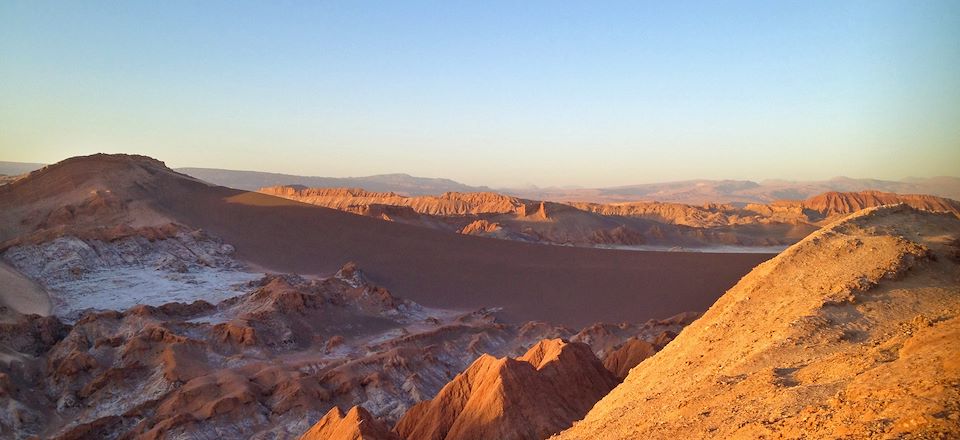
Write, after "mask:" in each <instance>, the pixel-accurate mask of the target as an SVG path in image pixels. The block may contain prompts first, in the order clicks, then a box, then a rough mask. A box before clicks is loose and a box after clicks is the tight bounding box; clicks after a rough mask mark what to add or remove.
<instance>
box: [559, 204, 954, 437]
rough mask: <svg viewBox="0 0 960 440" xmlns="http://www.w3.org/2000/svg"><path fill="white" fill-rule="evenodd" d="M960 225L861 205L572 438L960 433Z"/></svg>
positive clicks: (707, 317)
mask: <svg viewBox="0 0 960 440" xmlns="http://www.w3.org/2000/svg"><path fill="white" fill-rule="evenodd" d="M958 314H960V220H958V219H957V218H956V217H954V216H950V215H943V214H933V213H928V212H923V211H918V210H915V209H911V208H908V207H905V206H893V207H881V208H873V209H868V210H864V211H861V212H859V213H857V214H855V215H853V216H850V217H848V218H846V219H844V220H841V221H839V222H837V223H834V224H832V225H829V226H828V227H826V228H824V229H823V230H821V231H819V232H817V233H814V234H813V235H811V236H810V237H808V238H806V239H805V240H804V241H802V242H800V243H799V244H797V245H795V246H793V247H791V248H790V249H788V250H787V251H786V252H783V253H782V254H780V255H778V256H777V257H775V258H773V259H772V260H770V261H768V262H765V263H763V264H761V265H760V266H758V267H757V268H756V269H754V270H753V272H751V273H750V274H749V275H747V276H746V277H744V278H743V279H742V280H741V281H740V282H739V283H738V284H737V285H736V286H735V287H733V288H732V289H730V290H729V291H728V292H727V293H726V294H724V296H723V297H721V298H720V299H719V300H718V301H717V303H716V304H714V305H713V307H711V308H710V309H709V310H708V311H707V312H706V313H705V314H704V315H703V317H702V318H700V319H699V320H697V321H696V322H695V323H694V324H692V325H690V326H688V327H687V328H686V329H684V331H683V332H682V333H681V334H680V336H679V337H677V338H676V339H675V340H674V341H673V342H671V343H670V344H668V345H667V347H666V348H665V349H664V350H663V351H661V352H659V353H658V354H657V355H655V356H654V357H652V358H650V359H648V360H646V361H645V362H643V363H642V364H640V366H638V367H637V368H634V369H633V370H632V371H630V374H629V375H628V376H627V378H626V380H625V381H624V383H623V384H621V385H620V386H618V387H617V388H616V389H615V390H614V391H613V392H611V393H610V394H609V395H608V396H606V397H604V398H603V400H601V401H600V402H599V403H597V405H596V406H595V407H594V408H593V409H592V410H591V411H590V413H589V414H588V415H587V416H586V418H585V419H584V420H583V421H581V422H578V423H577V424H576V425H575V426H574V427H573V428H572V429H570V430H568V431H565V432H564V433H563V434H561V435H559V436H558V437H557V438H559V439H600V438H609V439H619V438H678V437H680V438H706V437H712V438H797V439H800V438H956V437H957V436H960V423H958V420H960V363H958V360H960V356H958V354H960V346H958V343H960V338H958V336H960V315H958Z"/></svg>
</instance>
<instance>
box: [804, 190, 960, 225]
mask: <svg viewBox="0 0 960 440" xmlns="http://www.w3.org/2000/svg"><path fill="white" fill-rule="evenodd" d="M900 203H902V204H905V205H907V206H910V207H913V208H917V209H922V210H925V211H933V212H949V213H953V214H955V215H958V216H960V202H957V201H955V200H950V199H945V198H942V197H936V196H929V195H920V194H894V193H885V192H880V191H861V192H827V193H823V194H820V195H817V196H814V197H811V198H809V199H806V200H804V201H803V204H802V206H803V209H804V210H805V211H806V212H807V214H808V218H810V220H811V221H820V220H824V219H826V220H830V219H836V218H837V217H838V216H843V215H847V214H851V213H854V212H857V211H860V210H862V209H866V208H873V207H877V206H883V205H896V204H900Z"/></svg>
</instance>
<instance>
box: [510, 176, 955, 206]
mask: <svg viewBox="0 0 960 440" xmlns="http://www.w3.org/2000/svg"><path fill="white" fill-rule="evenodd" d="M871 190H872V191H882V192H892V193H899V194H929V195H934V196H940V197H947V198H951V199H954V200H958V199H960V177H948V176H941V177H929V178H917V177H912V178H907V179H904V180H901V181H893V180H879V179H853V178H849V177H835V178H833V179H830V180H821V181H809V182H795V181H786V180H764V181H762V182H759V183H757V182H753V181H749V180H685V181H677V182H663V183H649V184H641V185H628V186H618V187H610V188H590V189H562V188H516V189H502V190H500V191H501V192H502V193H504V194H509V195H512V196H517V197H523V198H529V199H538V200H551V201H555V202H570V201H577V202H596V203H615V202H631V201H659V202H676V203H688V204H704V203H740V204H746V203H770V202H773V201H777V200H803V199H807V198H810V197H813V196H815V195H817V194H822V193H825V192H831V191H839V192H859V191H871Z"/></svg>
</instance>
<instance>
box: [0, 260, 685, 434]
mask: <svg viewBox="0 0 960 440" xmlns="http://www.w3.org/2000/svg"><path fill="white" fill-rule="evenodd" d="M241 290H242V292H241V294H239V295H238V296H236V297H233V298H230V299H227V300H224V301H221V302H219V303H216V304H211V303H209V302H206V301H195V302H192V303H169V304H164V305H160V306H152V305H146V304H142V305H138V306H135V307H132V308H129V309H127V310H126V311H112V310H107V311H101V312H90V311H88V312H86V313H84V314H82V315H81V316H80V317H79V319H78V320H77V321H76V322H75V324H74V325H73V326H69V325H65V324H63V323H62V322H61V321H60V320H59V319H58V318H56V317H41V316H36V315H31V316H21V317H20V318H19V321H17V322H15V323H8V324H0V355H2V356H4V358H5V359H7V360H9V361H10V362H8V363H5V364H0V398H3V399H8V401H9V405H8V406H5V407H4V409H3V410H2V411H0V436H12V438H18V439H19V438H28V437H29V436H30V435H34V434H38V433H41V432H42V433H45V434H44V435H45V437H47V438H57V439H68V438H87V437H89V436H101V437H106V438H116V437H125V438H126V437H136V438H145V439H152V438H157V439H159V438H202V437H225V438H250V437H255V436H261V437H274V438H293V437H296V436H299V435H301V434H302V433H303V432H305V431H307V430H308V429H309V428H310V426H311V425H313V424H314V422H315V421H316V420H318V419H321V417H322V416H324V414H327V413H328V412H329V411H330V410H331V408H334V407H341V408H346V407H352V406H356V405H363V407H364V408H365V410H369V412H370V414H371V415H372V416H368V415H367V414H364V413H362V412H361V410H360V409H357V411H356V413H355V415H356V416H357V417H356V421H357V422H358V423H359V426H360V427H361V433H363V434H364V435H366V436H369V435H371V434H370V432H365V431H363V427H364V425H366V424H367V423H371V424H372V423H373V422H367V420H369V421H372V420H374V418H373V417H376V418H378V420H383V423H394V422H395V421H396V420H398V419H399V418H400V417H401V416H402V415H403V414H404V413H405V412H406V411H407V410H408V409H409V408H410V407H412V406H413V405H415V404H417V403H419V402H422V401H424V400H426V399H430V398H432V397H434V396H435V395H437V393H438V392H439V391H440V390H441V389H442V388H443V387H444V386H445V385H446V384H448V382H450V380H451V379H452V378H453V377H454V376H455V375H456V373H457V372H459V371H463V370H464V368H466V367H467V366H468V365H470V363H471V362H473V361H475V360H476V359H477V358H478V357H480V356H484V354H485V353H489V354H491V355H493V356H516V355H519V354H523V353H524V352H526V351H527V350H528V349H529V347H530V346H532V345H534V344H535V343H536V342H537V341H540V340H542V339H545V338H547V339H551V338H571V337H574V333H573V331H571V330H569V329H566V328H564V327H560V326H556V325H552V324H547V323H541V322H531V323H526V324H522V325H509V324H503V323H500V322H497V321H496V319H495V318H494V315H493V313H492V312H491V311H488V310H480V311H476V312H471V313H462V312H453V311H446V310H437V309H429V308H424V307H421V306H419V305H417V304H415V303H412V302H410V301H408V300H404V299H402V298H397V297H395V296H393V295H392V294H391V293H390V292H389V291H387V290H386V289H384V288H382V287H380V286H377V285H375V284H373V283H371V282H370V280H369V279H368V277H367V276H366V275H364V273H363V271H362V270H361V269H360V268H359V267H358V266H357V265H356V264H353V263H349V264H346V265H344V266H343V267H342V268H341V269H340V270H339V271H338V272H337V273H336V274H335V275H334V276H331V277H329V278H324V279H306V278H303V277H300V276H296V275H267V276H264V277H262V278H261V279H258V280H255V281H251V282H248V283H246V284H244V285H243V286H242V288H241ZM593 327H595V328H598V329H608V328H609V329H610V330H608V331H604V332H603V333H604V336H603V337H602V338H600V337H597V338H594V339H593V340H594V342H595V343H596V347H597V348H596V350H593V349H592V348H586V350H582V348H583V347H587V346H586V345H583V344H573V345H575V346H576V347H579V348H581V350H579V351H577V352H576V353H578V354H577V356H582V357H586V355H587V354H589V356H590V357H591V359H593V361H592V362H593V363H592V364H591V365H592V367H597V366H599V368H602V365H600V364H599V362H598V361H596V359H595V358H592V357H593V356H594V353H599V352H605V351H606V350H609V349H610V348H611V347H615V346H618V345H619V344H621V343H622V342H623V341H624V340H626V339H627V338H629V337H631V336H636V337H641V338H644V339H650V338H652V337H653V335H655V334H657V333H658V332H662V331H664V330H665V329H679V328H680V327H682V325H679V326H678V325H676V324H674V323H672V321H671V322H665V324H664V325H660V324H659V323H657V322H650V323H647V324H644V325H638V324H622V325H617V326H610V325H605V324H598V325H596V326H593ZM598 332H599V331H586V332H582V333H583V335H582V337H584V338H586V337H587V336H586V335H588V334H591V335H595V334H597V333H598ZM548 348H549V347H546V348H543V349H538V350H532V351H531V352H530V353H531V354H529V355H528V356H527V357H528V358H529V359H528V361H524V364H525V365H528V366H529V369H531V370H533V369H539V370H538V371H539V373H537V374H538V375H541V376H543V375H549V374H553V375H557V376H558V377H568V376H571V375H574V373H573V372H571V371H567V370H564V369H563V368H559V366H561V365H564V362H562V361H564V360H565V359H567V357H566V355H564V354H563V353H565V352H566V351H567V350H560V351H559V352H554V351H551V350H550V349H548ZM487 357H490V355H487ZM550 359H556V360H555V361H551V360H550ZM511 362H517V361H511ZM528 362H529V363H528ZM556 362H560V364H556ZM548 365H554V366H553V367H548ZM525 371H526V370H525ZM550 372H552V373H550ZM594 373H595V372H594ZM594 373H590V374H594ZM576 374H577V375H584V374H587V373H584V372H582V371H581V372H580V373H576ZM607 374H608V375H609V378H612V377H613V376H612V375H611V374H609V373H607ZM551 377H552V376H551ZM543 380H544V381H545V380H546V379H543ZM613 380H615V379H613ZM547 382H549V381H547ZM547 382H544V383H547ZM541 386H545V385H544V384H543V383H541ZM591 389H592V388H591ZM571 390H573V389H571ZM570 393H573V391H570ZM118 396H122V398H118ZM574 397H575V396H573V395H572V394H570V395H565V397H563V399H566V400H562V401H564V402H573V403H565V404H563V405H562V406H561V407H562V408H567V409H565V410H564V411H570V409H569V408H571V407H574V408H580V406H576V404H577V401H576V400H575V399H574ZM598 398H599V395H597V396H596V397H594V398H593V399H594V400H595V399H598ZM582 411H583V412H585V411H586V407H583V409H582ZM54 413H55V414H56V417H55V418H51V417H49V416H48V415H49V414H54ZM331 414H337V415H338V416H340V418H341V419H344V420H345V421H341V422H338V423H337V424H335V425H337V426H339V427H338V428H335V429H334V431H335V432H338V433H339V432H343V431H342V429H346V430H347V431H346V432H353V431H352V430H351V428H350V427H351V426H353V427H356V426H357V424H356V423H352V422H351V420H353V416H352V415H351V413H349V412H348V414H347V415H345V416H344V415H342V414H340V413H337V412H334V413H329V414H328V416H330V417H328V418H327V421H330V420H331V419H332V418H333V416H332V415H331ZM563 414H568V412H564V413H563ZM361 422H362V423H361ZM341 428H342V429H341ZM324 432H326V431H324ZM377 432H381V433H382V430H378V431H377ZM7 434H10V435H7ZM325 435H326V434H325ZM333 438H337V437H333ZM363 438H366V437H363ZM373 438H378V437H373Z"/></svg>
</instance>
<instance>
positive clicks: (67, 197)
mask: <svg viewBox="0 0 960 440" xmlns="http://www.w3.org/2000/svg"><path fill="white" fill-rule="evenodd" d="M91 194H93V195H94V196H97V198H96V199H95V200H93V202H90V200H89V197H90V196H91ZM104 200H106V201H107V202H109V203H104V202H103V201H104ZM111 203H112V204H111ZM85 204H87V205H92V206H94V207H96V209H93V208H89V209H75V210H70V209H67V210H66V212H64V213H63V215H62V216H53V217H51V215H52V213H56V212H58V210H64V209H65V207H70V206H73V205H77V206H86V205H85ZM0 206H4V207H8V206H9V207H11V208H12V209H9V210H7V209H5V210H4V214H3V217H2V219H0V220H2V222H0V232H2V234H0V241H3V240H9V239H11V238H14V237H17V236H18V235H19V234H24V233H33V232H34V231H35V229H36V228H44V227H46V226H49V225H48V224H45V223H44V221H45V220H43V219H47V218H53V219H57V220H62V221H64V222H67V223H68V224H70V225H76V224H81V223H83V224H90V225H97V226H96V227H104V225H107V226H110V225H116V224H122V225H133V226H139V225H152V224H162V223H163V222H168V221H174V222H177V223H180V224H183V225H187V226H189V227H191V228H201V229H204V230H206V231H207V232H209V233H211V234H214V235H216V236H218V237H220V238H222V239H223V240H224V242H226V243H229V244H231V245H233V246H235V247H236V256H237V257H239V258H241V259H243V260H246V261H248V262H251V263H254V264H257V265H259V266H262V267H266V268H269V269H273V270H277V271H283V272H298V273H307V274H331V273H333V272H335V271H336V270H337V269H339V268H340V266H341V265H342V264H343V262H344V261H355V262H357V263H358V264H359V265H361V266H362V267H364V268H366V270H367V273H368V274H369V275H370V277H371V278H372V279H373V280H374V281H376V282H378V283H380V284H383V285H388V286H390V287H391V290H392V291H394V292H395V293H396V294H397V295H399V296H404V297H407V298H410V299H412V300H414V301H417V302H419V303H421V304H424V305H427V306H437V307H447V308H454V307H458V308H477V307H497V306H500V307H504V308H505V312H506V313H507V317H508V318H514V319H542V320H550V321H553V322H562V323H565V324H568V325H575V326H581V325H585V324H588V323H591V322H596V321H627V320H630V321H635V320H643V319H646V318H653V317H661V316H670V315H673V314H676V313H679V312H683V311H688V310H701V309H704V308H706V307H707V306H708V305H709V304H710V303H712V302H713V301H714V300H715V299H716V297H717V296H718V295H719V294H720V293H721V292H722V291H723V290H724V289H726V288H727V287H729V286H730V285H732V284H733V283H734V282H735V281H736V280H737V279H738V278H739V277H740V276H742V275H743V274H744V273H746V272H747V271H748V270H749V269H750V268H751V267H753V266H755V265H756V264H757V263H759V262H761V261H763V260H765V259H767V258H769V256H767V255H738V254H724V255H717V254H707V253H657V252H630V251H612V250H601V249H583V248H571V247H561V246H544V245H533V244H526V243H518V242H511V241H503V240H496V239H488V238H482V237H472V236H461V235H455V234H448V233H444V232H441V231H435V230H430V229H426V228H421V227H415V226H409V225H403V224H397V223H391V222H383V221H379V220H376V219H372V218H365V217H360V216H356V215H352V214H348V213H344V212H339V211H336V210H332V209H327V208H322V207H317V206H312V205H306V204H302V203H297V202H293V201H289V200H285V199H281V198H277V197H272V196H268V195H264V194H257V193H250V192H244V191H239V190H234V189H229V188H224V187H217V186H211V185H208V184H206V183H204V182H201V181H198V180H195V179H192V178H190V177H188V176H185V175H182V174H179V173H176V172H173V171H171V170H169V169H168V168H166V167H164V166H163V164H162V163H161V162H159V161H155V160H152V159H149V158H144V157H138V156H124V155H95V156H88V157H78V158H73V159H69V160H67V161H64V162H61V163H59V164H56V165H52V166H49V167H47V168H45V169H44V170H40V171H37V172H35V173H34V174H31V175H30V176H29V177H27V178H25V179H22V180H20V181H18V182H15V183H14V184H11V185H5V186H3V187H0ZM101 206H103V207H101ZM27 219H41V220H36V221H33V220H27ZM42 220H43V221H42ZM24 222H25V223H26V226H25V225H24V224H25V223H24ZM46 223H49V224H52V223H51V222H49V221H47V222H46ZM90 227H91V228H93V227H94V226H90ZM24 229H26V230H24Z"/></svg>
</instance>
